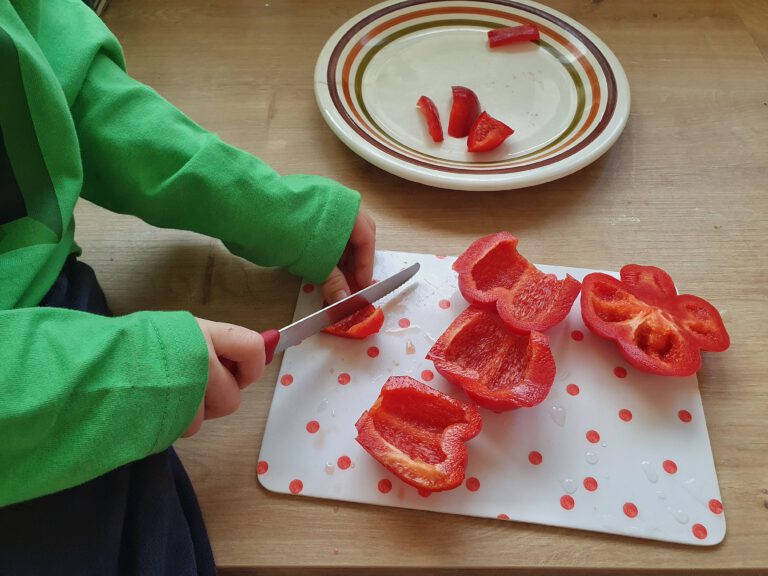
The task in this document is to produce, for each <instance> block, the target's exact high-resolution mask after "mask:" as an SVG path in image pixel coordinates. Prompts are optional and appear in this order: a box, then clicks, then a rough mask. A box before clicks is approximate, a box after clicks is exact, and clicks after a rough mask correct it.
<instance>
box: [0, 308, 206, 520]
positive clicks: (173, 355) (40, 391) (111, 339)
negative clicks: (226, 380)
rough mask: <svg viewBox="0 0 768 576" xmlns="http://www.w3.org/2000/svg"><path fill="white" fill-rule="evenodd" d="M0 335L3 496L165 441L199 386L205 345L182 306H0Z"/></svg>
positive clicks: (86, 476) (106, 465)
mask: <svg viewBox="0 0 768 576" xmlns="http://www.w3.org/2000/svg"><path fill="white" fill-rule="evenodd" d="M0 342H2V343H3V346H2V354H1V355H0V362H2V364H3V367H2V370H0V398H2V399H3V401H2V402H0V438H2V442H0V506H4V505H7V504H10V503H15V502H21V501H24V500H29V499H31V498H36V497H38V496H43V495H45V494H50V493H53V492H56V491H59V490H63V489H65V488H69V487H72V486H76V485H79V484H82V483H83V482H85V481H87V480H90V479H92V478H95V477H97V476H99V475H101V474H104V473H106V472H108V471H109V470H112V469H114V468H116V467H118V466H121V465H123V464H125V463H128V462H131V461H134V460H137V459H140V458H143V457H144V456H147V455H149V454H152V453H154V452H158V451H160V450H163V449H164V448H166V447H168V446H169V445H170V444H171V443H172V442H173V441H174V440H176V439H177V438H178V437H179V436H180V435H181V434H182V433H183V432H184V430H185V429H186V428H187V426H188V425H189V423H190V422H191V421H192V419H193V417H194V415H195V412H196V411H197V408H198V406H199V404H200V402H201V400H202V398H203V395H204V391H205V384H206V381H207V375H208V353H207V347H206V344H205V339H204V337H203V335H202V332H201V331H200V329H199V328H198V326H197V323H196V322H195V319H194V317H193V316H192V315H190V314H188V313H186V312H140V313H136V314H131V315H128V316H123V317H119V318H105V317H102V316H96V315H93V314H86V313H83V312H75V311H71V310H61V309H56V308H28V309H19V310H9V311H0ZM171 343H172V347H171V346H170V344H171Z"/></svg>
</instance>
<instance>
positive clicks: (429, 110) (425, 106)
mask: <svg viewBox="0 0 768 576" xmlns="http://www.w3.org/2000/svg"><path fill="white" fill-rule="evenodd" d="M416 106H418V107H419V110H421V112H422V114H424V119H425V120H426V122H427V130H428V131H429V135H430V136H431V137H432V140H433V141H435V142H442V141H443V126H442V124H440V114H438V112H437V106H435V103H434V102H433V101H432V99H431V98H428V97H427V96H422V97H421V98H419V101H418V102H417V103H416Z"/></svg>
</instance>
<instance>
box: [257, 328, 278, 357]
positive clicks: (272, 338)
mask: <svg viewBox="0 0 768 576" xmlns="http://www.w3.org/2000/svg"><path fill="white" fill-rule="evenodd" d="M261 337H262V338H264V352H265V353H266V357H265V359H264V364H269V363H270V362H272V358H274V356H275V349H276V348H277V343H278V342H280V332H278V331H277V330H275V329H271V330H265V331H264V332H262V333H261Z"/></svg>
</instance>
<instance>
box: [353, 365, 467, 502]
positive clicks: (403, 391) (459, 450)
mask: <svg viewBox="0 0 768 576" xmlns="http://www.w3.org/2000/svg"><path fill="white" fill-rule="evenodd" d="M355 427H356V428H357V438H356V440H357V441H358V443H359V444H360V445H361V446H362V447H363V448H365V450H366V452H368V453H369V454H370V455H371V456H373V457H374V458H375V459H376V460H378V461H379V462H380V463H381V464H383V465H384V466H385V467H386V468H387V469H388V470H389V471H390V472H392V473H393V474H395V475H396V476H397V477H398V478H400V479H401V480H403V481H404V482H406V483H408V484H410V485H411V486H415V487H416V488H419V489H421V490H427V491H429V492H440V491H443V490H450V489H452V488H456V487H457V486H459V485H460V484H461V483H462V482H463V481H464V475H465V471H466V467H467V448H466V446H465V445H464V443H465V442H466V441H467V440H469V439H471V438H474V437H475V436H477V435H478V434H479V433H480V429H481V428H482V420H481V418H480V412H479V411H478V409H477V407H476V406H474V405H473V404H471V403H470V402H464V401H462V400H457V399H455V398H451V397H450V396H447V395H446V394H443V393H442V392H439V391H438V390H435V389H434V388H430V387H429V386H427V385H426V384H422V383H421V382H419V381H418V380H414V379H413V378H410V377H408V376H391V377H390V378H389V379H388V380H387V381H386V383H385V384H384V387H383V388H382V389H381V394H380V395H379V397H378V399H377V400H376V402H374V404H373V406H371V408H370V409H368V410H366V411H365V412H363V414H362V416H360V419H359V420H358V421H357V424H355Z"/></svg>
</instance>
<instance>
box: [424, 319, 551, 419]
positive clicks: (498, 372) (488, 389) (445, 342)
mask: <svg viewBox="0 0 768 576" xmlns="http://www.w3.org/2000/svg"><path fill="white" fill-rule="evenodd" d="M427 358H429V359H430V360H432V361H433V362H434V363H435V369H436V370H437V371H438V372H439V373H440V374H442V375H443V377H444V378H445V379H446V380H449V381H450V382H453V383H454V384H458V385H459V386H461V387H462V388H463V389H464V391H465V392H466V393H467V395H468V396H469V397H470V398H472V400H474V401H475V402H477V403H478V404H479V405H480V406H484V407H485V408H490V409H491V410H497V411H499V410H513V409H515V408H530V407H531V406H536V405H537V404H540V403H541V402H542V401H543V400H544V398H546V397H547V394H549V390H550V388H551V387H552V383H553V382H554V380H555V359H554V358H553V356H552V351H551V350H550V347H549V336H547V335H545V334H541V333H540V332H531V333H530V334H526V335H522V334H516V333H514V332H512V331H510V330H509V329H508V328H507V327H506V325H505V324H504V323H503V322H502V321H501V320H500V319H499V317H498V316H497V315H496V314H495V313H494V312H489V311H486V310H481V309H480V308H475V307H473V306H470V307H469V308H467V309H466V310H465V311H464V312H462V313H461V314H459V316H458V317H457V318H456V319H455V320H454V321H453V323H452V324H451V325H450V326H449V327H448V329H447V330H446V331H445V332H444V333H443V334H442V336H440V338H439V339H438V341H437V342H436V343H435V345H434V346H432V349H431V350H430V351H429V353H428V354H427Z"/></svg>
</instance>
